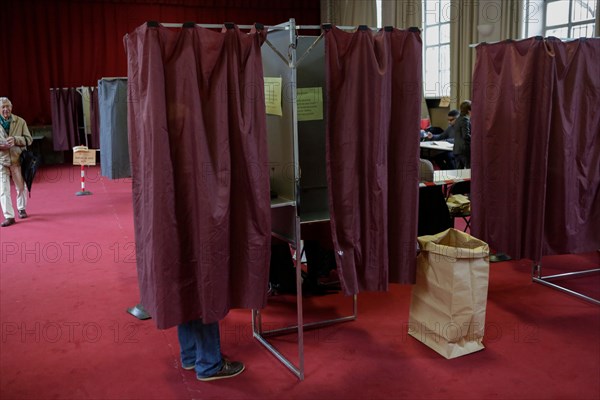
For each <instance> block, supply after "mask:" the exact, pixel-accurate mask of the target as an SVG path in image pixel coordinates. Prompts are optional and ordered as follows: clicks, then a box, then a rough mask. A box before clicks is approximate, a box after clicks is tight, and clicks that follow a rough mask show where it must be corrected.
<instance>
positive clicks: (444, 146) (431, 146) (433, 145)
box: [420, 140, 454, 151]
mask: <svg viewBox="0 0 600 400" xmlns="http://www.w3.org/2000/svg"><path fill="white" fill-rule="evenodd" d="M420 146H421V148H422V149H428V150H441V151H452V150H453V149H454V144H453V143H449V142H447V141H445V140H433V141H428V142H421V144H420Z"/></svg>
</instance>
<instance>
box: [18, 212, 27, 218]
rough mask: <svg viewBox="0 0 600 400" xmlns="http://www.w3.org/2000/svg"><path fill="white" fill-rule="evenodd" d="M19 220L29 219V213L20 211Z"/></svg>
mask: <svg viewBox="0 0 600 400" xmlns="http://www.w3.org/2000/svg"><path fill="white" fill-rule="evenodd" d="M19 218H21V219H25V218H27V213H26V212H25V210H19Z"/></svg>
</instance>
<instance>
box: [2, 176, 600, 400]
mask: <svg viewBox="0 0 600 400" xmlns="http://www.w3.org/2000/svg"><path fill="white" fill-rule="evenodd" d="M86 184H87V189H88V190H90V191H91V192H92V193H93V194H92V195H91V196H82V197H77V196H75V192H77V191H78V190H79V188H80V183H79V170H78V169H77V167H71V166H64V167H53V168H44V169H42V170H41V171H40V172H39V174H38V176H37V178H36V182H35V183H34V187H33V191H32V197H31V199H30V204H29V206H28V209H27V210H28V212H29V214H30V218H28V219H26V220H18V223H17V224H16V225H14V226H11V227H9V228H1V229H0V244H1V246H0V251H1V253H0V262H1V265H0V320H1V321H0V322H1V341H0V399H2V400H8V399H282V398H286V399H330V398H336V399H400V398H407V399H482V398H487V399H599V398H600V307H598V306H595V305H592V304H590V303H588V302H585V301H583V300H580V299H577V298H575V297H573V296H570V295H567V294H565V293H562V292H559V291H556V290H554V289H551V288H548V287H545V286H542V285H540V284H536V283H532V281H531V263H530V262H528V261H525V260H522V261H511V262H503V263H496V264H492V265H491V267H490V287H489V295H488V307H487V317H486V337H485V340H484V344H485V346H486V348H485V349H484V350H483V351H480V352H477V353H474V354H470V355H468V356H464V357H459V358H456V359H453V360H446V359H444V358H442V357H441V356H439V355H438V354H437V353H435V352H434V351H433V350H431V349H429V348H428V347H426V346H425V345H423V344H422V343H420V342H418V341H417V340H415V339H414V338H412V337H410V336H408V335H407V333H406V332H407V327H408V325H407V321H408V309H409V302H410V291H411V287H410V286H402V285H392V287H391V290H390V291H389V292H387V293H363V294H360V295H359V298H358V319H357V320H356V321H353V322H347V323H343V324H338V325H334V326H330V327H327V328H320V329H317V330H312V331H308V332H307V333H306V335H305V346H306V348H305V367H306V371H305V372H306V378H305V380H304V381H302V382H300V381H298V380H297V379H296V378H295V377H294V376H293V375H292V374H291V373H290V372H289V371H288V370H287V369H286V368H285V367H284V366H283V365H282V364H280V363H279V362H278V361H277V360H276V359H275V357H273V356H272V355H271V354H270V353H269V352H267V351H266V350H265V349H264V348H263V347H262V346H261V345H260V344H259V343H258V342H257V341H256V340H255V339H253V338H252V330H251V324H250V311H248V310H235V311H232V312H231V313H230V314H229V315H228V317H227V318H226V319H225V320H224V321H223V322H222V325H221V334H222V345H223V351H224V352H225V353H226V354H227V355H228V356H229V357H230V358H233V359H239V360H241V361H244V362H245V363H246V366H247V370H246V371H245V372H244V373H243V374H242V375H240V376H239V377H236V378H233V379H227V380H221V381H215V382H209V383H206V382H199V381H197V380H196V379H195V375H194V373H193V372H191V371H185V370H183V369H181V368H180V367H179V358H178V351H179V350H178V344H177V338H176V332H175V330H174V329H170V330H166V331H160V330H157V329H156V328H155V326H154V323H153V322H152V320H148V321H139V320H137V319H135V318H134V317H132V316H131V315H129V314H127V313H126V312H125V310H126V308H127V307H130V306H133V305H135V304H137V301H138V298H139V292H138V287H137V278H136V270H135V260H134V254H135V253H134V250H135V248H134V247H135V246H134V237H133V220H132V210H131V207H132V204H131V182H130V181H129V180H117V181H110V180H108V179H105V178H102V177H100V174H99V168H91V169H89V170H88V174H87V181H86ZM599 264H600V256H599V255H598V254H597V253H593V254H587V255H572V256H561V257H548V258H546V259H545V260H544V273H548V274H549V273H555V272H554V271H557V272H564V271H565V270H568V269H585V268H593V267H594V266H597V265H599ZM565 282H566V284H567V285H569V286H570V287H573V288H574V289H579V290H585V291H587V293H588V294H590V295H594V296H596V297H600V277H599V276H598V275H595V276H590V277H587V278H578V279H571V280H569V281H565ZM350 306H351V302H350V299H349V298H345V297H343V296H340V295H328V296H321V297H311V298H307V299H305V303H304V307H305V311H306V313H305V314H306V320H314V319H318V318H328V317H332V316H340V315H346V314H348V313H350V312H351V307H350ZM294 318H295V303H294V299H293V298H291V297H287V296H277V297H273V298H271V300H270V303H269V307H268V308H267V309H266V310H265V311H264V323H265V325H266V326H267V327H279V326H282V325H283V324H285V323H286V322H289V323H292V322H294ZM295 340H296V338H295V336H294V335H288V336H282V337H279V338H277V339H276V340H274V341H275V343H276V344H277V345H278V346H280V348H281V349H282V351H284V352H285V354H287V355H289V356H290V358H292V359H293V360H296V359H297V352H296V350H295Z"/></svg>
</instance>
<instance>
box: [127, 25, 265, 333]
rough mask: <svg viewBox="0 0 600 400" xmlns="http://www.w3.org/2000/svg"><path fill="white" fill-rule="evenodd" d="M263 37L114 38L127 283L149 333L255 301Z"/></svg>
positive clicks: (261, 194)
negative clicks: (131, 278) (132, 242)
mask: <svg viewBox="0 0 600 400" xmlns="http://www.w3.org/2000/svg"><path fill="white" fill-rule="evenodd" d="M264 39H265V32H264V31H260V32H258V33H257V32H255V31H253V32H251V33H249V34H244V33H242V32H240V31H239V30H238V29H237V28H235V27H234V28H233V29H227V30H225V31H223V32H214V31H210V30H207V29H203V28H198V27H186V28H182V29H179V30H170V29H168V28H163V27H147V26H146V25H143V26H141V27H139V28H138V29H136V30H135V31H134V32H133V33H131V34H129V35H127V36H126V38H125V42H126V47H127V54H128V101H129V109H128V115H129V118H128V126H129V145H130V152H131V163H132V178H133V202H134V207H133V209H134V223H135V236H136V244H137V266H138V279H139V285H140V291H141V302H142V304H143V305H144V307H145V308H146V309H147V310H148V312H149V313H150V315H152V317H153V318H154V320H155V321H156V323H157V325H158V327H159V328H168V327H171V326H174V325H176V324H179V323H181V322H184V321H188V320H191V319H195V318H198V317H202V318H203V320H204V322H206V323H208V322H212V321H217V320H219V319H221V318H223V317H224V316H225V315H226V314H227V312H228V311H229V309H230V308H236V307H242V308H261V307H264V305H265V303H266V294H267V281H268V266H269V260H270V243H271V220H270V218H271V217H270V215H271V214H270V197H269V171H268V159H267V138H266V114H265V104H264V95H263V86H264V83H263V77H262V60H261V52H260V46H261V44H262V43H263V41H264Z"/></svg>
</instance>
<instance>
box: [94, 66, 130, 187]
mask: <svg viewBox="0 0 600 400" xmlns="http://www.w3.org/2000/svg"><path fill="white" fill-rule="evenodd" d="M98 105H99V111H100V112H99V115H100V169H101V173H102V176H106V177H107V178H110V179H120V178H128V177H130V176H131V167H130V162H129V141H128V140H127V79H124V78H123V79H118V78H117V79H115V78H111V79H100V80H99V81H98Z"/></svg>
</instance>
